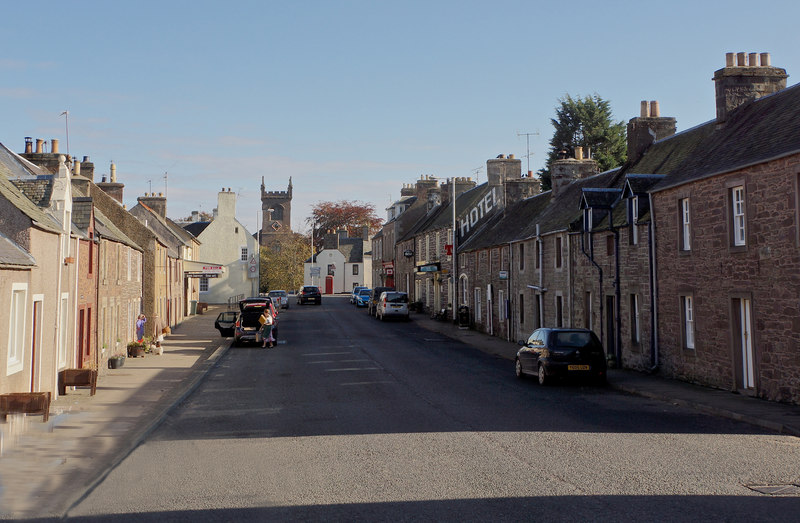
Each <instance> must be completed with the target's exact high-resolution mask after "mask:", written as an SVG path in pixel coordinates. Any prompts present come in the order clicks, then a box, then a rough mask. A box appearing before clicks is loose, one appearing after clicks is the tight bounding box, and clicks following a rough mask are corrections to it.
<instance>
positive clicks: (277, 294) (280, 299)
mask: <svg viewBox="0 0 800 523" xmlns="http://www.w3.org/2000/svg"><path fill="white" fill-rule="evenodd" d="M269 297H270V298H272V303H273V304H274V305H275V307H278V308H280V309H288V308H289V295H288V294H287V293H286V291H269Z"/></svg>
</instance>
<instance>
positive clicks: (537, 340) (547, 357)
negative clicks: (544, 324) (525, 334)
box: [514, 328, 606, 385]
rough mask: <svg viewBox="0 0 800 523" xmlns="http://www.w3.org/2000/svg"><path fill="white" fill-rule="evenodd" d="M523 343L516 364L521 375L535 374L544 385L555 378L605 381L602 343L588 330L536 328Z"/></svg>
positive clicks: (518, 375) (519, 375)
mask: <svg viewBox="0 0 800 523" xmlns="http://www.w3.org/2000/svg"><path fill="white" fill-rule="evenodd" d="M520 344H521V345H522V348H521V349H519V350H518V351H517V357H516V360H515V363H514V364H515V372H516V375H517V377H518V378H522V377H524V376H525V375H528V374H530V375H534V376H537V377H538V379H539V383H540V384H542V385H545V384H547V383H549V382H550V381H551V380H552V379H553V378H555V377H578V378H584V379H591V380H594V381H596V382H598V383H605V381H606V357H605V352H604V351H603V344H602V343H600V340H599V339H597V336H596V335H595V333H594V332H592V331H590V330H588V329H548V328H543V329H536V330H535V331H533V334H531V335H530V337H529V338H528V340H527V341H526V342H520Z"/></svg>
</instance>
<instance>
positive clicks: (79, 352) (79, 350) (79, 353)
mask: <svg viewBox="0 0 800 523" xmlns="http://www.w3.org/2000/svg"><path fill="white" fill-rule="evenodd" d="M80 265H81V240H80V238H77V237H76V238H75V292H74V294H73V298H74V299H73V300H72V301H73V303H74V305H73V307H72V310H73V311H74V314H75V330H74V331H73V335H72V346H73V347H75V349H74V350H73V354H74V357H75V359H76V361H75V366H76V368H79V369H80V368H83V347H78V337H77V336H76V334H77V333H79V332H80V328H79V327H78V316H80V315H79V314H78V280H79V279H80V271H79V270H78V269H79V267H80ZM70 272H72V271H71V270H70ZM84 321H85V320H84ZM85 334H86V335H87V336H88V333H85ZM85 337H86V336H84V338H85ZM84 341H85V340H84Z"/></svg>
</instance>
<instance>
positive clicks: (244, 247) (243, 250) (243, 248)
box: [239, 246, 247, 262]
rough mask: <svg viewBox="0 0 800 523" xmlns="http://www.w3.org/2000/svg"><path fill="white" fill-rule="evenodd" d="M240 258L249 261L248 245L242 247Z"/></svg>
mask: <svg viewBox="0 0 800 523" xmlns="http://www.w3.org/2000/svg"><path fill="white" fill-rule="evenodd" d="M239 260H241V261H243V262H246V261H247V246H243V247H242V255H241V257H240V258H239Z"/></svg>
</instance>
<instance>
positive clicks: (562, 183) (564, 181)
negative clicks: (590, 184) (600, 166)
mask: <svg viewBox="0 0 800 523" xmlns="http://www.w3.org/2000/svg"><path fill="white" fill-rule="evenodd" d="M579 149H580V151H579ZM579 155H580V158H578V156H579ZM594 174H597V162H596V161H595V160H591V159H588V158H587V159H584V158H583V151H582V148H580V147H576V148H575V158H561V159H558V160H556V161H555V162H553V167H552V169H551V170H550V185H551V189H552V191H553V194H552V196H553V198H555V197H556V196H558V194H559V193H560V192H561V190H562V189H563V188H564V187H566V186H567V185H569V184H571V183H572V182H574V181H575V180H580V179H581V178H588V177H589V176H592V175H594Z"/></svg>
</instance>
